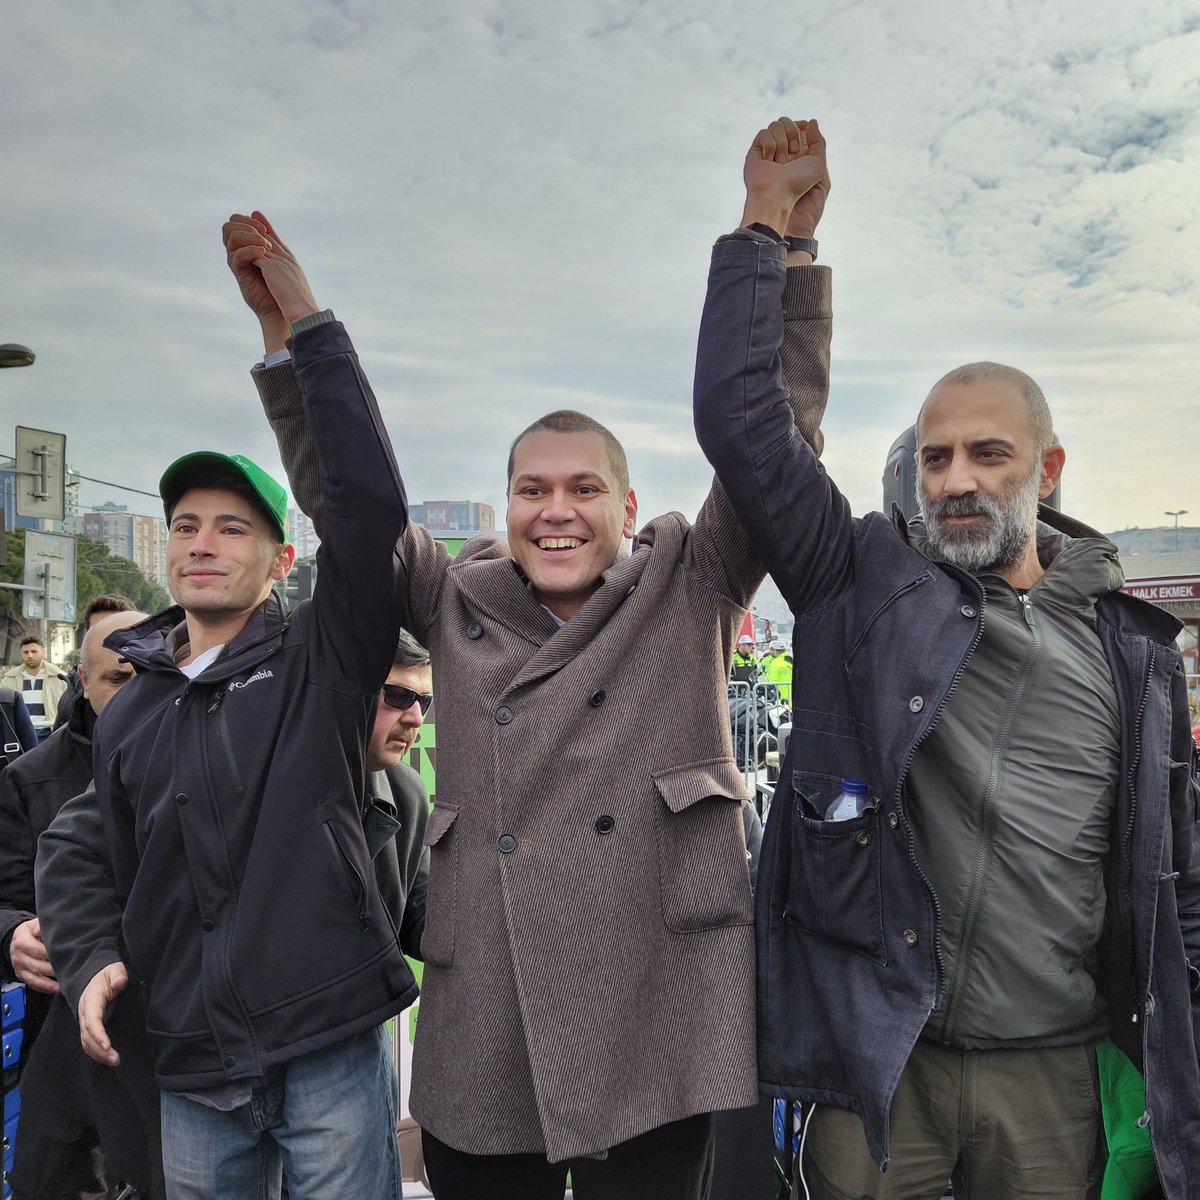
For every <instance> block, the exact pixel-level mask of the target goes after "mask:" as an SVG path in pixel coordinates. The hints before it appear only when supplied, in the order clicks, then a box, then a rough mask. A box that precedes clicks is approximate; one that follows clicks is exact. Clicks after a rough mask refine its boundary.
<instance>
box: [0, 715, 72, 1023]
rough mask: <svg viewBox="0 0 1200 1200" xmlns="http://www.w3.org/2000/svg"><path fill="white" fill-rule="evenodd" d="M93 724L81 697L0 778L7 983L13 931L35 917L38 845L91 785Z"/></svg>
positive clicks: (0, 883)
mask: <svg viewBox="0 0 1200 1200" xmlns="http://www.w3.org/2000/svg"><path fill="white" fill-rule="evenodd" d="M94 720H95V716H94V714H93V713H92V706H91V705H90V704H89V703H88V702H87V701H86V700H84V699H83V698H82V697H80V698H79V700H78V702H77V703H76V705H75V707H74V708H73V709H72V711H71V719H70V721H69V722H68V723H67V724H66V725H64V726H62V727H61V728H60V729H58V730H56V731H55V732H54V733H52V734H51V735H50V736H49V737H48V738H47V739H46V740H45V741H44V742H43V743H42V744H41V745H40V746H36V747H35V748H34V749H32V750H30V751H29V752H28V753H26V754H22V755H21V757H20V758H19V759H17V761H16V762H14V763H13V764H12V766H10V767H8V768H7V769H6V770H5V771H4V772H3V774H0V948H2V955H0V964H2V967H3V971H4V977H5V978H6V979H12V978H14V975H13V970H12V961H11V960H10V958H9V956H8V951H9V944H10V943H11V941H12V935H13V930H14V929H16V927H17V926H18V925H21V924H23V923H24V922H26V921H28V920H30V919H31V918H32V917H33V916H34V915H35V913H36V911H37V910H36V907H35V905H34V898H33V863H34V855H35V853H36V852H37V840H38V838H39V837H40V836H41V835H42V833H43V832H44V831H45V830H46V827H47V826H48V825H49V824H50V822H51V821H52V820H54V817H55V814H56V813H57V812H58V810H59V809H60V808H62V806H63V805H64V804H65V803H66V802H67V801H68V800H69V799H70V798H71V797H72V796H77V795H79V793H80V792H82V791H85V790H86V789H87V786H88V784H89V783H90V782H91V780H92V742H91V733H92V725H93V722H94ZM30 999H31V1000H32V999H33V996H32V994H31V995H30Z"/></svg>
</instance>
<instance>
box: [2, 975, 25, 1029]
mask: <svg viewBox="0 0 1200 1200" xmlns="http://www.w3.org/2000/svg"><path fill="white" fill-rule="evenodd" d="M0 995H2V996H3V1002H2V1003H3V1008H2V1011H3V1014H4V1021H3V1028H4V1030H5V1032H7V1031H8V1030H10V1029H14V1028H15V1027H16V1026H18V1025H20V1024H21V1022H22V1021H23V1020H24V1019H25V985H24V984H23V983H6V984H5V985H4V987H3V988H0Z"/></svg>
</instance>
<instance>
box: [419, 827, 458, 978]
mask: <svg viewBox="0 0 1200 1200" xmlns="http://www.w3.org/2000/svg"><path fill="white" fill-rule="evenodd" d="M457 819H458V809H457V808H456V807H454V806H453V805H449V804H435V805H434V806H433V808H432V810H431V811H430V813H429V821H428V823H427V824H426V826H425V845H426V846H427V847H428V848H429V897H430V903H429V904H428V905H427V907H426V909H425V929H424V932H423V933H422V934H421V958H422V960H423V961H425V962H427V963H431V964H432V965H433V966H435V967H449V966H452V965H453V963H454V922H455V912H456V910H457V907H458V845H457V840H456V838H455V837H454V822H455V821H456V820H457Z"/></svg>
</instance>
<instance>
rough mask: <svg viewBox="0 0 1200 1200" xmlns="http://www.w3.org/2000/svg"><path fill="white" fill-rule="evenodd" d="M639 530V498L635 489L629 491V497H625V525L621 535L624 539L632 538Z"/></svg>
mask: <svg viewBox="0 0 1200 1200" xmlns="http://www.w3.org/2000/svg"><path fill="white" fill-rule="evenodd" d="M636 529H637V496H636V495H635V494H634V491H633V488H630V489H629V495H628V496H626V497H625V524H624V526H622V529H621V534H622V536H623V537H626V538H631V537H633V535H634V532H635V531H636Z"/></svg>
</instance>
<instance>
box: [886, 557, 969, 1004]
mask: <svg viewBox="0 0 1200 1200" xmlns="http://www.w3.org/2000/svg"><path fill="white" fill-rule="evenodd" d="M937 565H938V566H939V567H941V568H942V570H944V571H946V573H947V574H949V575H953V576H955V577H956V578H958V579H959V580H960V581H962V580H964V579H967V580H970V582H971V584H972V585H973V587H974V588H975V589H978V596H977V599H978V603H979V623H978V625H976V627H975V636H974V637H973V638H972V639H971V644H970V645H969V646H968V647H967V652H966V654H964V655H963V657H962V661H961V662H960V663H959V664H958V670H957V671H955V672H954V678H953V679H952V680H951V681H950V686H949V687H948V688H947V689H946V694H945V695H944V696H943V697H942V702H941V703H940V704H939V705H938V706H937V711H936V712H935V713H934V714H933V719H932V720H931V721H930V722H929V726H928V728H927V729H926V730H925V732H924V733H923V734H921V736H920V737H919V738H917V740H916V741H915V742H913V744H912V746H911V747H910V748H909V751H908V757H907V758H906V759H905V760H904V765H903V766H902V767H901V769H900V776H899V778H898V779H897V781H896V795H895V796H894V797H893V800H894V803H895V805H896V811H897V812H898V813H899V814H900V819H901V820H902V821H903V822H904V832H905V833H906V834H907V835H908V857H909V860H910V861H911V862H912V865H913V867H914V868H916V872H917V876H918V878H919V879H920V880H921V883H922V884H923V885H924V887H925V890H926V891H927V892H928V893H929V898H930V900H932V901H933V916H934V926H935V928H934V935H933V955H934V961H935V965H936V966H937V994H936V995H935V996H934V1007H935V1008H936V1007H937V1001H938V999H939V998H940V996H941V992H942V981H943V980H944V979H945V977H946V959H945V957H944V955H943V954H942V902H941V901H940V900H939V899H938V894H937V892H935V891H934V890H933V884H932V883H930V882H929V876H928V875H926V874H925V872H924V870H922V868H921V863H920V861H919V860H918V859H917V851H916V846H915V844H914V839H913V830H912V826H911V825H910V824H909V822H908V814H907V813H906V812H905V811H904V802H903V795H904V781H905V780H906V779H907V778H908V771H909V768H910V767H911V766H912V760H913V759H914V758H915V757H916V754H917V750H918V749H919V748H920V746H921V743H922V742H924V741H925V739H926V738H928V737H929V735H930V734H931V733H932V732H933V731H934V729H935V728H937V723H938V722H939V721H940V720H941V719H942V713H943V712H945V711H946V705H947V704H949V703H950V698H951V696H953V695H954V693H955V691H957V689H958V684H959V680H961V679H962V677H963V673H964V672H965V671H966V669H967V663H969V662H970V661H971V656H972V655H973V654H974V653H975V650H976V648H977V647H978V646H979V643H980V641H981V640H982V638H983V625H984V621H985V620H986V618H987V594H986V593H985V592H984V590H983V588H982V587H981V586H980V585H979V584H978V583H977V582H976V581H975V579H974V578H973V577H972V576H969V575H963V574H962V573H960V572H959V570H958V568H957V567H954V566H952V565H951V564H949V563H942V562H939V563H938V564H937Z"/></svg>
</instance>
